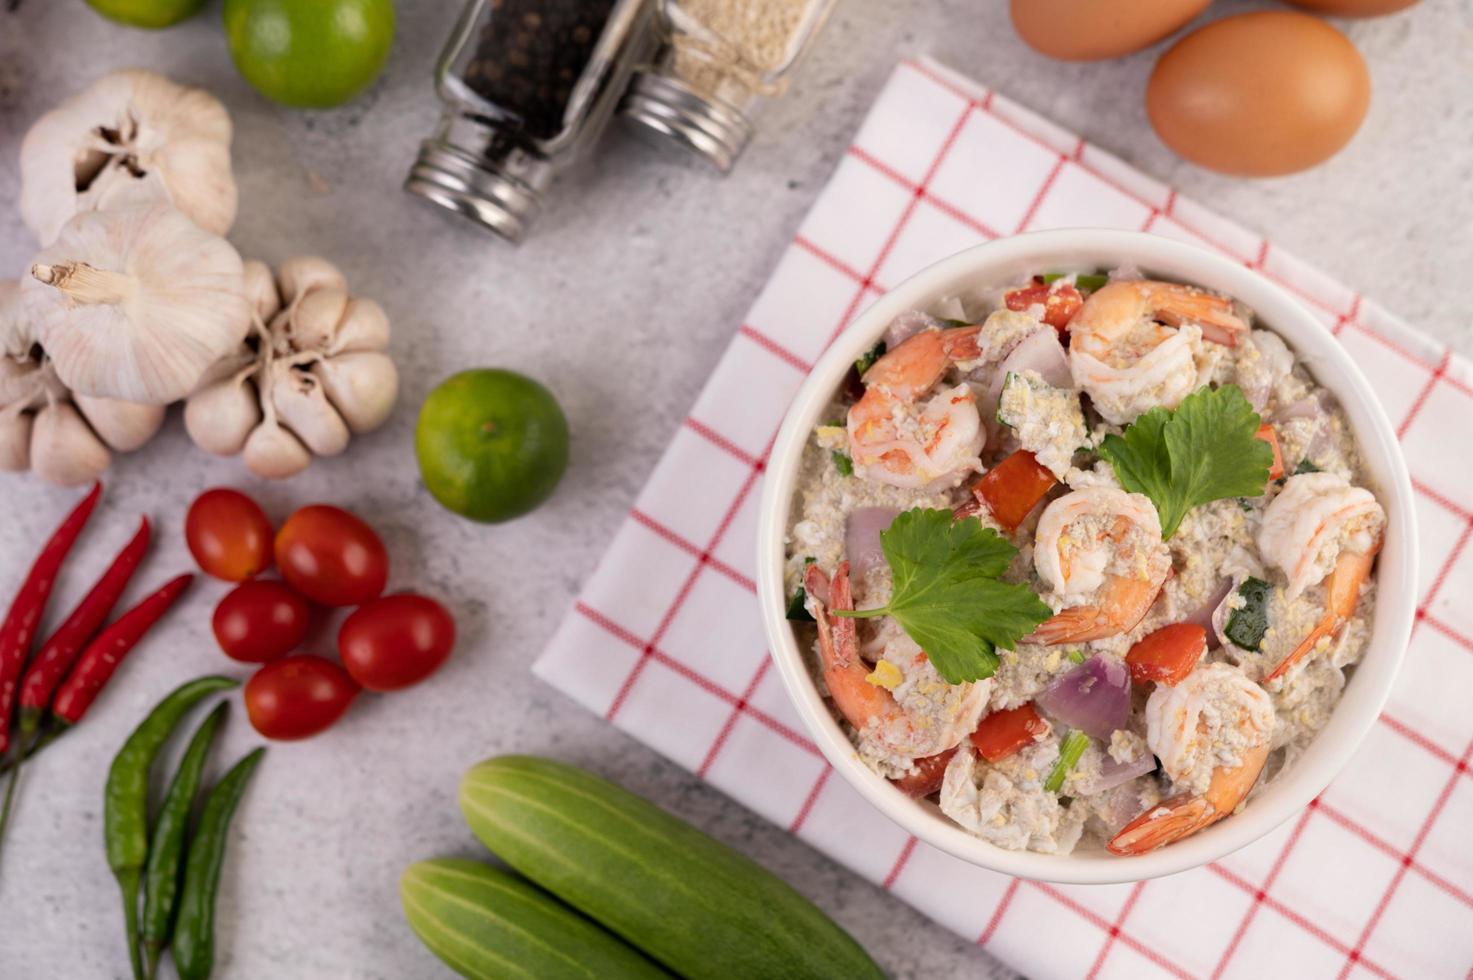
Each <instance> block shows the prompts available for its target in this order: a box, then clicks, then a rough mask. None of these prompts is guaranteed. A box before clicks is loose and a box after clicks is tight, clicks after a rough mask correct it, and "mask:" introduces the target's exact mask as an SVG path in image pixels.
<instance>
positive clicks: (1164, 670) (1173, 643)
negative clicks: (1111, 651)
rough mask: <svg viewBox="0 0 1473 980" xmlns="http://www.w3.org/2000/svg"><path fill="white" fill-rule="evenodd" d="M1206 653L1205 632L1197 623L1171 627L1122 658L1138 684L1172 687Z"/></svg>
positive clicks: (1147, 637)
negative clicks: (1154, 683)
mask: <svg viewBox="0 0 1473 980" xmlns="http://www.w3.org/2000/svg"><path fill="white" fill-rule="evenodd" d="M1206 652H1207V631H1206V630H1205V629H1203V628H1202V627H1200V626H1198V625H1197V624H1196V623H1172V624H1170V625H1168V626H1163V627H1161V628H1160V629H1158V630H1156V631H1155V632H1153V633H1147V634H1146V635H1145V636H1143V637H1141V638H1140V639H1139V640H1137V641H1136V642H1135V645H1134V646H1132V647H1131V648H1130V652H1129V653H1127V654H1126V655H1125V665H1126V666H1127V667H1129V668H1130V679H1131V680H1133V681H1135V682H1136V683H1137V684H1146V683H1149V682H1150V681H1155V682H1156V683H1158V684H1165V685H1166V686H1167V687H1171V686H1173V685H1176V684H1180V683H1181V682H1182V680H1183V678H1185V677H1186V676H1187V675H1188V674H1190V673H1191V672H1192V669H1193V668H1194V667H1196V666H1197V661H1199V660H1201V659H1202V654H1204V653H1206Z"/></svg>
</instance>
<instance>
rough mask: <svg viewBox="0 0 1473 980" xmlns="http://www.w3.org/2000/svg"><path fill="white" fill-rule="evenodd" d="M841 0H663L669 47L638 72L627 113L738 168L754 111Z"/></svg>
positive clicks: (777, 88)
mask: <svg viewBox="0 0 1473 980" xmlns="http://www.w3.org/2000/svg"><path fill="white" fill-rule="evenodd" d="M833 6H834V0H659V17H658V18H657V24H658V27H659V30H660V33H661V35H662V37H661V40H662V41H663V42H664V43H663V46H662V48H661V50H660V52H659V54H658V55H657V57H656V58H655V59H654V60H653V61H652V63H650V64H648V65H645V66H643V67H641V68H640V70H639V71H637V72H636V73H635V76H634V82H633V84H632V85H631V86H630V89H629V93H628V95H626V96H625V98H624V102H623V103H622V105H621V106H620V108H619V111H620V114H621V115H623V116H625V117H626V118H629V119H632V120H633V121H635V122H636V123H639V124H640V125H642V126H646V127H648V128H649V129H651V130H653V131H655V132H656V133H659V134H660V135H662V136H664V137H667V138H668V139H670V140H673V141H674V142H675V143H676V144H677V145H679V146H681V147H684V148H685V149H687V150H691V151H693V152H695V153H696V154H697V155H698V156H700V157H702V158H704V159H705V160H707V161H708V162H710V163H711V164H713V165H714V166H716V168H717V169H719V170H721V171H722V172H725V171H727V170H730V169H731V166H732V164H733V163H734V162H735V161H736V158H737V156H738V155H739V154H740V153H741V152H742V148H743V147H745V146H746V145H747V141H748V140H749V139H751V137H752V124H751V122H749V121H748V119H747V112H748V110H749V109H750V108H751V107H752V105H753V103H755V102H756V101H757V99H758V98H759V97H763V96H766V97H773V96H778V95H781V94H782V92H783V90H784V89H786V88H787V84H788V80H789V78H790V76H791V73H792V70H793V68H794V67H795V66H796V65H797V64H798V61H799V59H801V58H802V56H803V54H804V52H806V51H807V50H808V46H809V44H810V43H811V42H812V40H813V38H814V37H815V36H816V35H817V34H818V31H819V28H821V27H822V26H823V23H824V21H825V19H827V17H828V15H829V11H830V10H831V9H833Z"/></svg>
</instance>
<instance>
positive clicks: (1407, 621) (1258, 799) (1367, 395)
mask: <svg viewBox="0 0 1473 980" xmlns="http://www.w3.org/2000/svg"><path fill="white" fill-rule="evenodd" d="M1126 263H1129V264H1132V265H1135V266H1137V267H1138V268H1140V269H1141V270H1142V271H1143V272H1145V273H1146V274H1147V275H1148V276H1152V277H1154V278H1161V279H1168V280H1176V281H1180V282H1186V283H1193V284H1197V285H1201V286H1205V287H1207V288H1209V289H1213V290H1216V291H1219V292H1222V293H1225V294H1227V295H1229V296H1234V297H1236V298H1238V299H1240V300H1242V301H1243V302H1244V303H1246V304H1247V305H1248V306H1249V307H1250V308H1252V309H1253V311H1254V312H1255V313H1256V314H1257V317H1258V322H1259V323H1261V324H1262V325H1264V326H1266V327H1269V328H1271V329H1273V330H1275V331H1277V332H1278V333H1279V334H1280V335H1281V336H1282V337H1283V338H1284V340H1286V341H1287V342H1288V343H1289V345H1290V346H1291V347H1292V348H1293V349H1294V350H1295V351H1296V352H1297V353H1298V355H1299V357H1300V359H1301V360H1302V361H1303V362H1304V363H1305V364H1306V365H1307V366H1308V368H1309V369H1310V371H1311V372H1313V374H1314V376H1315V379H1316V380H1317V381H1318V382H1319V383H1320V384H1321V385H1323V386H1324V387H1326V388H1328V389H1329V390H1330V391H1332V392H1334V394H1335V396H1336V397H1337V398H1338V399H1339V400H1340V403H1341V404H1342V405H1343V406H1344V408H1345V411H1346V413H1347V415H1348V416H1349V418H1350V423H1351V426H1352V427H1353V428H1354V430H1355V434H1356V438H1357V441H1358V442H1359V445H1360V448H1361V451H1362V453H1363V454H1364V456H1365V465H1366V469H1367V471H1368V472H1369V475H1370V481H1371V484H1372V486H1373V488H1374V489H1375V491H1376V494H1377V496H1378V497H1379V499H1380V501H1381V503H1382V504H1383V505H1384V506H1385V508H1386V512H1387V515H1388V517H1389V522H1388V526H1387V529H1386V542H1385V546H1384V547H1383V549H1382V551H1381V557H1380V564H1379V566H1378V567H1379V573H1378V583H1379V592H1378V596H1377V600H1376V615H1375V619H1374V626H1373V630H1372V635H1371V641H1370V645H1369V646H1368V648H1367V650H1366V654H1365V658H1364V660H1363V661H1362V662H1361V664H1360V666H1359V667H1357V669H1356V670H1355V672H1354V675H1353V676H1352V677H1351V679H1350V682H1349V683H1348V684H1347V685H1346V688H1345V694H1344V697H1343V698H1342V699H1341V701H1340V703H1339V705H1338V706H1337V707H1336V709H1335V713H1334V715H1333V716H1332V717H1331V719H1330V721H1329V723H1328V724H1327V725H1326V726H1325V728H1324V730H1323V731H1321V732H1320V734H1319V736H1318V737H1317V738H1316V739H1315V740H1314V742H1313V744H1311V745H1310V747H1309V749H1308V750H1307V751H1306V752H1305V753H1304V754H1303V755H1302V756H1301V757H1300V758H1299V760H1298V761H1297V762H1296V763H1295V764H1294V765H1293V766H1292V767H1291V768H1290V769H1289V770H1288V771H1287V772H1284V773H1282V774H1280V775H1279V776H1278V778H1276V779H1274V780H1273V781H1272V782H1271V783H1269V784H1268V785H1267V786H1266V787H1265V788H1263V789H1262V790H1261V791H1260V792H1259V793H1258V795H1257V796H1255V797H1254V798H1253V799H1252V800H1251V801H1250V802H1249V803H1248V805H1247V806H1246V807H1245V808H1244V809H1243V811H1242V812H1241V813H1238V814H1235V815H1234V816H1232V817H1230V818H1229V819H1226V820H1223V821H1221V822H1219V823H1217V824H1216V825H1214V826H1212V827H1209V828H1208V829H1206V830H1204V831H1202V832H1200V833H1198V834H1196V835H1194V836H1192V837H1189V838H1187V839H1186V840H1183V841H1179V842H1177V843H1175V844H1172V845H1170V846H1168V847H1164V848H1161V849H1159V850H1157V851H1153V852H1151V853H1149V854H1144V855H1140V856H1137V857H1117V856H1114V855H1111V854H1109V853H1108V852H1106V851H1105V850H1104V849H1103V848H1099V847H1089V848H1085V847H1081V848H1080V849H1078V850H1076V851H1075V853H1073V854H1070V855H1056V854H1035V853H1032V852H1029V851H1009V850H1005V849H1003V848H1000V847H997V846H995V845H993V844H989V843H987V842H986V841H983V840H981V839H979V838H977V837H974V836H972V835H971V834H969V833H967V832H966V831H964V830H962V829H961V828H960V827H958V826H957V825H956V824H954V823H952V822H951V820H949V819H948V818H947V817H945V816H943V815H942V814H941V812H940V810H938V809H937V808H936V806H935V805H934V804H931V803H929V802H925V801H916V800H912V799H910V798H909V797H907V796H905V795H904V794H903V793H901V792H900V791H899V790H897V789H895V788H894V787H893V786H891V785H890V784H889V783H888V782H887V781H886V780H884V779H882V778H881V777H880V776H878V775H876V774H875V773H874V772H872V771H871V770H870V769H869V768H868V767H866V766H865V765H864V764H863V763H862V762H861V761H860V760H859V758H858V756H857V755H856V753H855V752H854V749H853V746H852V745H851V744H850V742H849V739H848V738H847V737H846V736H845V734H844V732H843V731H842V730H841V729H840V727H839V725H838V724H837V723H836V722H835V720H834V717H833V715H832V714H831V713H830V711H829V707H828V705H827V704H826V703H825V702H824V701H823V699H822V698H821V697H820V696H819V693H818V690H817V688H816V687H815V686H814V683H813V679H812V676H811V675H810V673H809V668H808V665H807V662H806V656H807V655H806V654H805V653H804V652H803V651H800V650H799V647H798V643H797V641H796V639H795V637H794V634H793V630H792V628H791V626H790V624H789V623H788V622H787V620H786V619H785V617H784V613H785V609H786V605H787V602H786V598H787V597H786V596H785V595H784V583H783V563H784V557H785V555H784V550H785V541H784V538H785V534H786V529H787V527H788V523H789V514H790V510H791V507H792V505H793V503H794V500H793V497H794V491H795V489H796V483H797V476H798V470H799V465H798V464H799V460H800V458H801V455H802V452H803V447H804V445H805V443H806V442H807V440H808V438H809V436H810V434H811V433H812V431H813V428H814V426H815V425H817V424H818V423H819V417H820V415H821V414H822V413H823V411H824V409H825V407H826V406H827V405H828V403H829V401H830V399H831V398H832V396H833V393H834V391H835V390H836V389H837V388H838V386H839V384H840V382H841V381H842V379H843V377H844V374H845V372H846V371H847V370H848V369H849V365H850V364H852V363H853V362H854V360H855V358H857V357H858V356H859V355H860V354H862V353H863V352H864V351H866V350H868V349H869V348H870V347H871V346H873V344H874V343H875V341H876V340H877V339H878V338H879V336H880V334H881V333H883V332H884V329H885V327H886V325H888V324H889V323H890V321H891V320H893V319H894V318H895V317H896V316H897V315H898V314H900V313H902V312H904V311H906V310H911V309H924V308H927V307H929V306H930V305H931V304H933V303H935V302H936V301H937V300H939V299H941V298H943V297H946V296H949V295H955V294H958V293H965V292H969V291H974V290H977V289H979V288H986V287H990V286H1001V285H1007V284H1009V283H1014V282H1021V281H1023V280H1025V279H1026V278H1027V277H1028V276H1031V275H1033V274H1035V273H1038V272H1042V271H1046V270H1049V269H1087V268H1113V267H1116V266H1119V265H1122V264H1126ZM757 533H758V544H757V548H758V554H757V563H758V564H757V585H758V598H759V601H760V602H761V605H762V618H763V623H764V626H765V627H766V631H767V638H768V642H769V644H770V647H771V650H772V658H773V660H774V661H775V662H776V664H777V668H778V672H779V673H780V674H781V675H782V679H783V683H784V684H785V685H786V686H787V689H788V694H789V696H790V697H792V699H793V703H794V704H795V705H796V706H797V708H798V713H799V714H800V715H802V717H803V721H804V723H805V724H806V725H807V726H808V730H809V732H810V733H811V734H812V736H813V738H814V740H815V741H816V742H817V744H818V746H819V748H820V749H822V750H823V753H824V755H825V756H826V757H827V758H828V760H829V762H830V763H832V765H833V766H834V768H835V769H836V770H838V772H839V773H840V774H841V775H842V776H843V777H844V778H845V779H846V780H848V781H849V783H850V784H851V785H853V786H854V787H855V789H857V790H858V791H859V792H860V794H861V795H862V796H864V798H865V799H867V800H869V801H870V803H872V804H874V805H875V806H876V807H877V808H879V810H880V811H881V812H882V813H884V814H885V815H886V816H888V817H889V818H890V819H892V820H894V821H895V822H896V823H898V824H900V826H902V827H904V828H905V829H906V830H908V831H909V832H910V833H912V834H914V835H915V836H916V837H918V838H920V839H921V840H923V841H925V842H926V843H928V844H931V845H933V846H935V847H938V848H940V849H941V850H943V851H947V852H949V853H951V854H954V855H956V856H957V857H959V858H961V859H963V860H965V861H969V862H971V863H972V864H975V865H979V866H981V867H984V868H989V869H991V870H993V871H1000V872H1003V873H1005V874H1009V875H1017V876H1021V877H1024V878H1036V879H1041V880H1045V881H1057V882H1078V883H1085V884H1098V883H1107V882H1122V881H1137V880H1141V879H1144V878H1154V877H1157V876H1159V875H1166V874H1173V873H1175V872H1178V871H1184V870H1186V869H1188V868H1193V867H1196V866H1198V865H1201V864H1205V863H1207V862H1209V861H1214V860H1217V859H1218V858H1220V857H1222V856H1223V855H1225V854H1228V853H1230V852H1232V851H1235V850H1237V849H1238V848H1240V847H1243V846H1244V845H1245V844H1248V843H1250V842H1252V841H1254V840H1257V839H1258V838H1259V837H1262V836H1263V835H1264V834H1266V833H1268V832H1269V831H1270V830H1272V829H1273V828H1274V827H1276V826H1278V825H1279V824H1280V823H1282V822H1283V821H1285V820H1287V819H1288V818H1289V817H1290V816H1292V815H1294V814H1295V813H1296V812H1298V811H1299V810H1301V809H1303V808H1304V807H1305V806H1306V805H1308V803H1309V801H1310V800H1312V799H1313V798H1314V797H1315V796H1316V795H1317V794H1319V793H1320V791H1322V790H1323V789H1324V788H1325V786H1326V785H1328V784H1329V782H1330V780H1331V779H1332V778H1334V776H1335V774H1336V773H1338V772H1339V771H1340V769H1341V768H1342V767H1343V766H1344V765H1345V763H1346V762H1347V761H1348V760H1349V759H1350V756H1351V754H1352V753H1353V752H1354V751H1355V749H1356V747H1357V746H1358V745H1359V744H1360V742H1361V740H1362V739H1363V738H1364V737H1365V735H1366V732H1367V731H1368V730H1369V729H1370V727H1371V725H1372V724H1373V723H1374V722H1375V719H1376V716H1377V715H1378V714H1379V713H1380V711H1381V708H1382V705H1383V704H1384V703H1385V700H1386V696H1387V694H1388V693H1389V692H1390V690H1391V685H1392V682H1393V680H1394V679H1395V677H1396V671H1397V668H1398V667H1399V666H1400V665H1401V660H1402V655H1403V654H1404V652H1405V650H1406V645H1407V638H1408V637H1409V635H1410V633H1411V626H1412V617H1413V609H1414V605H1415V597H1416V591H1417V590H1416V570H1417V545H1416V540H1417V539H1416V527H1415V515H1414V512H1413V507H1412V489H1411V483H1410V481H1409V479H1408V477H1407V469H1406V462H1405V460H1404V459H1403V458H1402V454H1401V447H1400V445H1399V444H1398V442H1397V439H1396V434H1395V432H1394V430H1393V429H1392V427H1391V423H1390V422H1389V421H1387V418H1386V414H1385V412H1384V411H1383V410H1382V408H1381V405H1380V403H1379V402H1378V401H1377V400H1376V397H1375V395H1374V393H1373V392H1372V389H1371V386H1370V384H1369V383H1368V382H1367V381H1366V379H1365V376H1364V375H1362V374H1361V372H1360V370H1359V369H1358V368H1357V367H1356V366H1355V364H1354V363H1352V362H1351V360H1350V358H1349V357H1348V356H1347V355H1346V353H1345V351H1344V350H1343V349H1342V348H1341V346H1340V344H1339V343H1338V342H1337V341H1336V340H1335V338H1334V337H1333V336H1331V334H1330V332H1329V331H1328V330H1326V329H1325V328H1324V327H1323V326H1321V325H1320V324H1319V322H1318V321H1316V320H1315V319H1314V318H1313V317H1312V316H1311V315H1310V314H1309V313H1308V312H1306V311H1305V310H1304V309H1303V308H1302V307H1301V306H1300V305H1299V304H1298V303H1297V302H1296V301H1295V300H1294V299H1293V298H1291V297H1290V296H1289V294H1288V293H1286V292H1285V291H1284V290H1282V289H1280V288H1279V287H1278V286H1276V285H1274V284H1273V283H1271V282H1269V281H1268V280H1267V279H1266V278H1264V277H1263V276H1261V275H1259V274H1258V273H1256V272H1254V271H1252V270H1250V269H1248V268H1246V267H1244V266H1243V265H1240V264H1239V263H1237V262H1233V261H1231V260H1229V259H1225V258H1222V257H1221V256H1218V255H1216V254H1213V253H1211V252H1207V251H1204V250H1202V249H1199V248H1196V247H1193V246H1189V245H1183V244H1180V243H1178V242H1174V241H1171V240H1169V239H1165V238H1158V237H1156V236H1153V235H1146V234H1141V233H1137V232H1123V231H1108V230H1100V229H1079V230H1061V231H1044V232H1036V233H1033V234H1027V235H1018V236H1015V237H1012V238H1006V239H1000V240H998V241H994V242H989V243H988V244H985V245H979V246H977V247H975V248H971V249H968V250H967V251H965V252H962V253H960V254H958V255H954V256H952V257H951V258H948V259H944V260H943V261H941V262H938V263H936V264H935V265H933V266H931V267H930V268H928V269H925V270H924V271H922V272H920V273H918V274H917V275H915V276H912V277H911V278H910V279H908V280H906V281H905V282H904V283H902V284H901V285H899V286H897V287H896V288H895V289H893V290H891V291H890V292H889V293H887V294H886V295H885V296H884V297H883V298H882V299H880V300H879V301H877V302H876V303H875V304H874V305H873V306H871V307H870V308H869V309H868V310H866V311H865V312H864V313H863V314H862V315H861V316H860V317H859V318H858V319H857V320H856V321H855V322H854V324H853V325H852V326H851V327H850V328H849V329H848V330H846V331H845V332H844V334H843V335H842V336H840V337H839V338H838V340H837V341H835V343H834V344H833V346H832V348H831V349H830V350H829V351H828V353H827V354H825V356H824V357H823V359H822V360H820V361H819V363H818V365H817V366H816V367H815V368H814V369H813V373H812V374H811V375H810V376H809V378H808V380H807V382H805V384H804V385H803V388H802V389H801V390H800V391H799V392H798V396H797V398H796V399H794V401H793V404H792V406H791V407H790V408H789V410H788V415H787V419H786V421H785V422H784V423H783V427H782V430H781V431H780V432H779V433H778V437H777V441H776V443H774V445H773V448H772V455H771V458H770V460H769V463H768V468H767V478H766V487H765V489H764V492H763V496H762V506H761V515H760V519H759V527H758V532H757ZM1387 791H1388V792H1392V791H1394V788H1393V787H1387Z"/></svg>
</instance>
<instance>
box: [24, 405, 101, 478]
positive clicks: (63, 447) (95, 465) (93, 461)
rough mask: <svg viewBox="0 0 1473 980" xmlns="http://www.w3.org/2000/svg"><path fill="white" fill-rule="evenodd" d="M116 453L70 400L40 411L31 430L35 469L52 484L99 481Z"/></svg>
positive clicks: (32, 462) (32, 466)
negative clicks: (111, 451)
mask: <svg viewBox="0 0 1473 980" xmlns="http://www.w3.org/2000/svg"><path fill="white" fill-rule="evenodd" d="M111 462H112V454H111V453H109V452H108V451H107V447H106V446H104V445H103V444H102V440H100V439H98V438H97V436H96V435H94V434H93V432H92V430H91V429H89V428H88V427H87V423H86V422H84V421H82V416H81V415H80V414H79V413H78V412H77V410H76V409H75V408H74V407H72V406H71V405H70V404H69V403H67V402H52V403H51V404H49V405H46V406H45V407H43V408H42V409H41V410H40V411H39V412H37V413H36V420H35V422H34V423H33V424H32V429H31V469H32V470H34V471H35V473H36V475H37V476H39V477H40V478H41V479H43V480H45V481H47V482H48V483H55V484H57V485H58V486H63V487H76V486H81V485H83V484H86V483H91V482H92V481H93V480H96V479H97V477H98V476H99V475H100V474H101V473H102V471H103V470H105V469H107V467H108V464H109V463H111Z"/></svg>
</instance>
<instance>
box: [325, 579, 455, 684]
mask: <svg viewBox="0 0 1473 980" xmlns="http://www.w3.org/2000/svg"><path fill="white" fill-rule="evenodd" d="M453 646H455V620H454V619H452V618H451V617H450V614H449V613H448V612H446V611H445V607H444V606H442V605H440V604H439V603H438V602H436V601H435V600H434V599H430V598H427V597H425V596H422V595H414V594H413V593H408V592H405V593H401V594H399V595H386V596H383V597H381V598H378V599H374V600H373V601H372V602H369V603H366V604H364V605H363V606H360V607H359V608H358V609H357V610H356V611H354V613H353V615H351V616H349V617H348V618H347V619H346V620H344V621H343V626H342V629H340V630H338V655H339V656H341V657H342V658H343V666H344V667H346V668H347V669H348V673H349V674H351V675H352V677H353V679H354V680H355V681H357V682H358V683H359V684H362V685H363V686H364V687H366V688H368V689H369V690H370V691H397V690H399V689H400V688H405V687H409V686H410V685H411V684H418V683H419V682H420V681H422V680H424V679H425V678H426V677H428V676H430V675H431V674H433V673H434V672H435V671H437V670H439V669H440V665H441V664H443V663H444V662H445V658H446V657H449V656H450V649H451V647H453Z"/></svg>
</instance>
